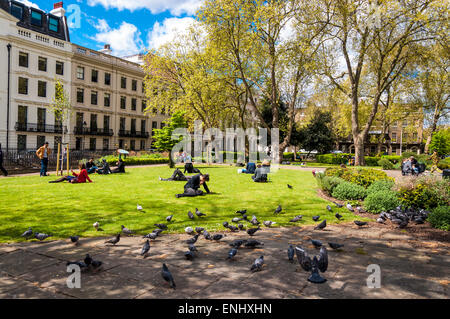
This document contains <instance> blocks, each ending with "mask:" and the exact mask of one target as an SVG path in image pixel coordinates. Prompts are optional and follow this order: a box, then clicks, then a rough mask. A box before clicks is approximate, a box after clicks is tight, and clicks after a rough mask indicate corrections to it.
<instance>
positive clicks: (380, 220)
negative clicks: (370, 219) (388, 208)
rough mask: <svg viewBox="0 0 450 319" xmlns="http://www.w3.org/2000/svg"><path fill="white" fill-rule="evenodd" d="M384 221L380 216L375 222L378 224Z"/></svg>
mask: <svg viewBox="0 0 450 319" xmlns="http://www.w3.org/2000/svg"><path fill="white" fill-rule="evenodd" d="M385 221H386V220H385V219H384V218H381V217H379V218H377V223H379V224H384V222H385Z"/></svg>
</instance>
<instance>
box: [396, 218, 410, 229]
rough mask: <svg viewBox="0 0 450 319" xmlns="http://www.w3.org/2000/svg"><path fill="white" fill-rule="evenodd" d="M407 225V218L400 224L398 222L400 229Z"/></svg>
mask: <svg viewBox="0 0 450 319" xmlns="http://www.w3.org/2000/svg"><path fill="white" fill-rule="evenodd" d="M406 226H408V221H407V220H404V221H402V222H401V223H400V224H398V228H400V229H404V228H406Z"/></svg>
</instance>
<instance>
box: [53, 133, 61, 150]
mask: <svg viewBox="0 0 450 319" xmlns="http://www.w3.org/2000/svg"><path fill="white" fill-rule="evenodd" d="M61 142H62V138H61V136H55V137H54V138H53V147H54V149H55V150H57V149H58V144H61Z"/></svg>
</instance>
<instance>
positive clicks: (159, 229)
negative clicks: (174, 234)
mask: <svg viewBox="0 0 450 319" xmlns="http://www.w3.org/2000/svg"><path fill="white" fill-rule="evenodd" d="M163 231H164V230H162V229H161V228H157V229H154V230H153V231H152V233H154V234H156V235H157V236H159V234H161V233H162V232H163Z"/></svg>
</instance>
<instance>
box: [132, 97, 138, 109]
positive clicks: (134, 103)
mask: <svg viewBox="0 0 450 319" xmlns="http://www.w3.org/2000/svg"><path fill="white" fill-rule="evenodd" d="M136 105H137V100H136V99H131V110H132V111H136Z"/></svg>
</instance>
